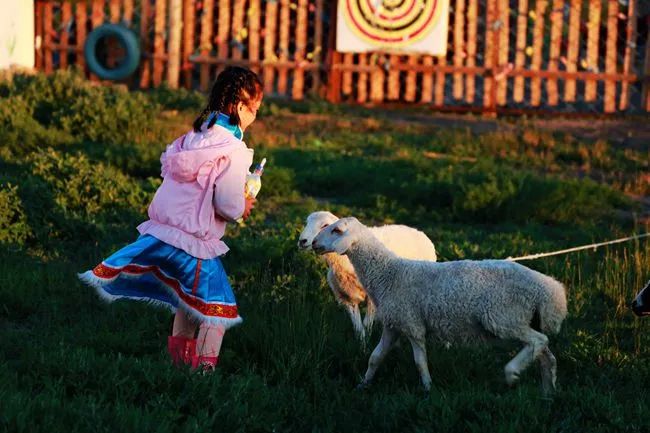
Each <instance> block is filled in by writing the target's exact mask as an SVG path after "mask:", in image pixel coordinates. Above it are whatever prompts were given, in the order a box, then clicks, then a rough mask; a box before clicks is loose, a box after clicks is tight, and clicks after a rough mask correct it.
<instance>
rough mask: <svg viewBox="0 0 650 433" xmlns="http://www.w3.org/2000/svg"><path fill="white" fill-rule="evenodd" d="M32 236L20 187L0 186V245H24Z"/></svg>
mask: <svg viewBox="0 0 650 433" xmlns="http://www.w3.org/2000/svg"><path fill="white" fill-rule="evenodd" d="M30 236H31V230H30V228H29V224H28V223H27V216H26V215H25V211H24V209H23V204H22V201H21V199H20V196H19V195H18V187H17V186H15V185H12V184H10V183H8V184H5V185H0V243H3V244H5V243H13V244H18V245H23V244H24V243H25V241H26V240H27V239H28V238H29V237H30Z"/></svg>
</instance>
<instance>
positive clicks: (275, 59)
mask: <svg viewBox="0 0 650 433" xmlns="http://www.w3.org/2000/svg"><path fill="white" fill-rule="evenodd" d="M412 1H416V0H412ZM420 1H427V0H420ZM336 3H337V2H336V1H333V0H330V1H326V0H67V1H49V0H37V1H36V9H35V21H36V26H35V29H36V40H37V44H36V66H37V68H39V69H42V70H44V71H45V72H47V73H50V72H52V71H53V70H54V69H57V68H65V67H68V66H70V65H73V64H76V65H77V66H78V67H80V68H82V69H84V70H85V68H86V66H85V59H84V56H83V44H84V42H85V38H86V36H87V35H88V34H89V33H90V32H91V31H92V30H93V29H94V28H96V27H98V26H99V25H101V24H102V23H104V22H112V23H122V24H124V25H125V26H127V27H129V28H131V29H132V30H133V31H135V32H136V33H137V34H138V35H139V38H140V43H141V46H142V50H143V56H142V59H141V62H140V66H139V68H138V71H137V73H136V74H135V76H134V77H132V78H131V80H130V82H129V84H131V85H133V86H138V87H142V88H147V87H151V86H159V85H161V84H162V83H163V82H165V83H167V85H169V86H170V87H178V86H179V85H182V86H184V87H187V88H199V89H201V90H204V91H205V90H208V87H209V85H210V83H211V81H212V80H213V79H214V77H215V75H216V73H218V72H219V71H220V70H221V69H223V68H224V67H225V66H227V65H244V66H248V67H250V68H252V69H253V70H255V71H256V72H259V73H260V74H261V76H262V78H263V81H264V87H265V91H266V93H269V94H275V95H280V96H286V97H288V98H292V99H295V100H300V99H302V98H304V97H305V95H306V94H307V93H317V94H319V95H322V96H326V97H327V98H328V99H329V100H330V101H332V102H357V103H366V102H372V103H376V104H379V103H388V102H391V103H392V102H401V103H413V104H416V103H417V104H425V105H428V106H431V107H432V108H435V109H442V110H444V109H448V110H453V111H472V112H487V113H497V112H528V111H545V112H554V113H617V112H649V111H650V43H648V34H649V32H650V7H649V6H648V5H645V2H644V1H643V0H481V1H479V0H450V16H449V37H448V50H447V54H446V56H441V57H432V56H423V55H414V54H402V53H395V52H382V51H377V52H373V53H361V54H359V53H341V52H338V51H336V50H335V47H334V41H335V31H336V25H335V21H336V19H335V17H336V6H337V5H336ZM91 79H97V78H96V77H92V75H91Z"/></svg>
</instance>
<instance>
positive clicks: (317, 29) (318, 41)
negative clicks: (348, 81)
mask: <svg viewBox="0 0 650 433" xmlns="http://www.w3.org/2000/svg"><path fill="white" fill-rule="evenodd" d="M330 25H333V24H330ZM322 50H323V0H316V10H315V13H314V52H313V62H314V64H316V65H319V66H320V63H321V51H322ZM320 80H321V78H320V68H318V69H314V70H313V71H312V82H313V85H314V87H313V91H314V93H315V94H317V95H320Z"/></svg>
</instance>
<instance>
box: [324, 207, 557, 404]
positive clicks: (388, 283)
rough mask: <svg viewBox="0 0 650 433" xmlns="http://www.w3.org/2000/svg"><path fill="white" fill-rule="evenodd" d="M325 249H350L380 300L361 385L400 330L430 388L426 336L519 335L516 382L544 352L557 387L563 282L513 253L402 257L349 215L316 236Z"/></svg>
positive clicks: (471, 339)
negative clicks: (554, 347)
mask: <svg viewBox="0 0 650 433" xmlns="http://www.w3.org/2000/svg"><path fill="white" fill-rule="evenodd" d="M312 248H313V249H314V251H316V252H317V253H320V254H324V253H332V252H334V253H336V254H345V255H347V256H348V258H349V259H350V262H351V263H352V264H353V265H354V268H355V269H356V271H357V275H358V277H359V280H360V281H361V284H363V287H365V289H366V292H367V293H368V296H369V297H370V299H371V300H372V302H373V303H374V304H375V308H376V309H377V315H378V318H379V319H380V320H381V322H382V323H383V333H382V336H381V340H380V342H379V344H378V345H377V347H376V348H375V349H374V351H373V352H372V355H371V356H370V360H369V361H368V369H367V371H366V374H365V377H364V379H363V381H362V382H361V384H360V385H359V387H361V388H363V387H366V386H368V385H369V384H370V383H371V381H372V379H373V377H374V375H375V372H376V370H377V368H378V367H379V364H380V363H381V362H382V360H383V359H384V357H385V356H386V354H387V353H388V351H389V350H390V348H391V346H392V345H393V343H394V342H395V340H396V337H397V336H398V335H404V336H405V337H407V338H408V339H409V341H410V343H411V347H412V349H413V357H414V359H415V364H416V367H417V369H418V371H419V374H420V378H421V381H422V384H423V386H424V388H425V389H427V390H429V389H430V388H431V376H430V374H429V369H428V366H427V355H426V346H425V342H426V336H427V334H432V335H433V336H435V337H436V338H438V339H439V340H440V341H441V342H452V343H456V342H458V343H469V344H471V343H477V342H481V341H486V340H489V339H491V338H494V337H496V338H500V339H516V340H519V341H521V342H522V343H524V348H523V349H522V350H521V351H520V352H519V353H518V354H517V355H516V356H515V357H514V358H513V359H512V360H511V361H510V362H508V364H507V365H506V366H505V380H506V383H507V384H508V385H513V384H515V383H516V382H517V380H518V379H519V376H520V374H521V372H522V371H523V370H524V369H525V368H526V367H527V366H528V365H529V364H530V363H532V362H533V361H534V360H536V359H539V361H540V366H541V372H542V388H543V392H544V394H545V395H547V394H549V393H550V392H551V391H553V390H554V389H555V383H556V372H557V367H556V360H555V357H554V356H553V354H552V353H551V351H550V349H549V347H548V341H549V339H548V337H547V335H545V334H556V333H558V332H559V330H560V327H561V325H562V321H563V320H564V319H565V317H566V314H567V303H566V292H565V288H564V286H563V285H562V284H561V283H559V282H558V281H556V280H554V279H553V278H551V277H549V276H547V275H544V274H541V273H539V272H536V271H533V270H532V269H529V268H527V267H525V266H522V265H520V264H518V263H515V262H512V261H507V260H481V261H471V260H461V261H450V262H444V263H437V262H430V261H418V260H409V259H404V258H399V257H397V256H396V255H395V254H394V253H392V252H391V251H390V250H389V249H388V248H386V247H385V246H384V245H383V244H382V243H381V242H379V241H378V239H377V238H376V237H375V236H374V234H373V232H372V231H370V230H369V229H368V228H367V227H365V226H364V225H363V224H361V223H360V222H359V221H358V220H357V219H356V218H342V219H340V220H338V221H337V222H336V223H334V224H332V225H330V226H329V227H327V228H325V229H324V230H323V231H321V232H320V233H319V234H318V236H316V238H315V239H314V241H313V243H312Z"/></svg>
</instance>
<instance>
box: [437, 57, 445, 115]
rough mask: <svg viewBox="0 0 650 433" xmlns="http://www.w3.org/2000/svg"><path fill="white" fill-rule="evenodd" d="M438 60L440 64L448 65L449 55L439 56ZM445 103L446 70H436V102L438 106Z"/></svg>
mask: <svg viewBox="0 0 650 433" xmlns="http://www.w3.org/2000/svg"><path fill="white" fill-rule="evenodd" d="M436 60H437V61H438V65H440V66H446V65H447V57H445V56H438V57H436ZM444 103H445V72H444V71H438V72H436V84H435V90H434V104H435V105H436V106H441V105H443V104H444Z"/></svg>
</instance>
